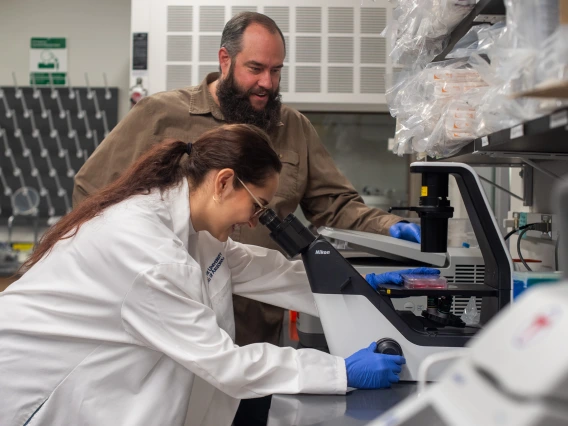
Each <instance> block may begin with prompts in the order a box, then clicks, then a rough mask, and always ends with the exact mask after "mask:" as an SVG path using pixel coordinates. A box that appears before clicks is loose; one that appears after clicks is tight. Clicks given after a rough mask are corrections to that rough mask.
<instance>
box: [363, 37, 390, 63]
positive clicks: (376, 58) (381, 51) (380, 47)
mask: <svg viewBox="0 0 568 426" xmlns="http://www.w3.org/2000/svg"><path fill="white" fill-rule="evenodd" d="M386 62H387V41H386V39H384V38H377V37H374V38H371V37H361V63H362V64H385V63H386Z"/></svg>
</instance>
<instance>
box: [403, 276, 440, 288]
mask: <svg viewBox="0 0 568 426" xmlns="http://www.w3.org/2000/svg"><path fill="white" fill-rule="evenodd" d="M402 279H403V280H404V284H403V285H404V287H405V288H413V289H436V290H445V289H447V288H448V280H446V277H442V276H440V275H418V274H402Z"/></svg>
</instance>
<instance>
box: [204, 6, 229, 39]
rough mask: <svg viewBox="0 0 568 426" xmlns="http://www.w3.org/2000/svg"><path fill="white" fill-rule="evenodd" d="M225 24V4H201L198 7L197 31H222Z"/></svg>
mask: <svg viewBox="0 0 568 426" xmlns="http://www.w3.org/2000/svg"><path fill="white" fill-rule="evenodd" d="M224 26H225V6H201V7H200V8H199V31H200V32H202V33H205V32H219V33H220V32H222V31H223V27H224Z"/></svg>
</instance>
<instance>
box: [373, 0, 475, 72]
mask: <svg viewBox="0 0 568 426" xmlns="http://www.w3.org/2000/svg"><path fill="white" fill-rule="evenodd" d="M474 6H475V0H420V1H418V0H409V1H401V2H399V3H397V5H396V6H395V8H394V9H393V19H392V20H391V22H390V23H389V25H388V26H387V27H386V28H385V30H384V31H383V33H382V35H383V36H384V37H386V38H387V39H388V40H389V45H390V46H391V51H390V56H391V58H392V60H393V62H395V63H397V64H401V65H415V64H423V65H424V64H427V63H429V62H430V61H431V60H432V59H433V58H434V57H436V56H437V55H438V54H440V53H441V52H442V50H443V49H444V47H445V46H446V44H447V38H448V35H449V34H450V33H451V31H452V30H453V29H454V28H455V26H456V25H457V24H458V23H459V22H460V21H461V20H462V19H463V18H464V17H465V16H466V15H467V14H468V13H469V12H470V11H471V9H472V8H473V7H474Z"/></svg>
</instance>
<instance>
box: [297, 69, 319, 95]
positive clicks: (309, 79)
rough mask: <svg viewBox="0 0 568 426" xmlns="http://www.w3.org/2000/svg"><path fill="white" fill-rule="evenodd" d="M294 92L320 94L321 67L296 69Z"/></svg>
mask: <svg viewBox="0 0 568 426" xmlns="http://www.w3.org/2000/svg"><path fill="white" fill-rule="evenodd" d="M296 92H298V93H321V67H296Z"/></svg>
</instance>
